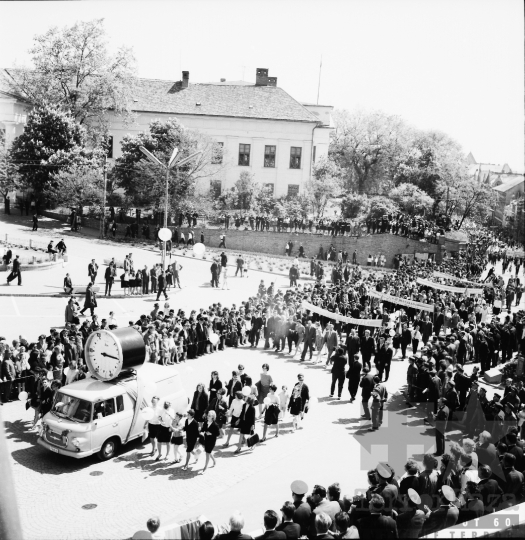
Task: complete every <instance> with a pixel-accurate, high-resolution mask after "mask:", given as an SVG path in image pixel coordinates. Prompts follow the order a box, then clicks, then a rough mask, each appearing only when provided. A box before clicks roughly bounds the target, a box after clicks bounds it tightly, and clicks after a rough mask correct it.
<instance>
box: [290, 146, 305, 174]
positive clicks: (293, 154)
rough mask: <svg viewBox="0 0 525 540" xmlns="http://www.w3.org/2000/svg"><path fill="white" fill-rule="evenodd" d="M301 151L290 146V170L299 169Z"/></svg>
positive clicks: (297, 147) (299, 148) (296, 147)
mask: <svg viewBox="0 0 525 540" xmlns="http://www.w3.org/2000/svg"><path fill="white" fill-rule="evenodd" d="M301 150H302V148H301V147H299V146H292V147H291V148H290V169H300V168H301Z"/></svg>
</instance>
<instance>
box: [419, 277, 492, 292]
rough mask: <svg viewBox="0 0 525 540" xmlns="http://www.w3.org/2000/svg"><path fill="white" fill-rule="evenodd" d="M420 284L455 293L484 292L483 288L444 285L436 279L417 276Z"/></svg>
mask: <svg viewBox="0 0 525 540" xmlns="http://www.w3.org/2000/svg"><path fill="white" fill-rule="evenodd" d="M416 281H417V282H418V283H419V284H420V285H426V286H427V287H432V288H433V289H438V290H439V291H448V292H453V293H460V294H467V295H468V294H483V289H468V288H463V287H452V286H451V285H442V284H441V283H435V282H434V281H429V280H428V279H422V278H417V280H416Z"/></svg>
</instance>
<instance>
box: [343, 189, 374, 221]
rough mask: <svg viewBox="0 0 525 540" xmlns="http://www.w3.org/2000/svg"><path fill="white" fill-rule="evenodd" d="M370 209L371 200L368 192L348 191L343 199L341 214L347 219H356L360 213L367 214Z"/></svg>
mask: <svg viewBox="0 0 525 540" xmlns="http://www.w3.org/2000/svg"><path fill="white" fill-rule="evenodd" d="M369 209H370V200H369V199H368V196H367V195H366V194H362V195H360V194H359V193H347V194H345V195H344V197H343V198H342V199H341V215H342V216H343V218H345V219H355V218H357V217H358V216H360V215H367V214H368V211H369Z"/></svg>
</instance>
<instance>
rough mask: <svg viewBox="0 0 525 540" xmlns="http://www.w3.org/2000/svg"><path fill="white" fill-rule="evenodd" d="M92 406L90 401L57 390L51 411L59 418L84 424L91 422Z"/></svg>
mask: <svg viewBox="0 0 525 540" xmlns="http://www.w3.org/2000/svg"><path fill="white" fill-rule="evenodd" d="M92 406H93V404H92V403H91V402H90V401H86V400H84V399H79V398H76V397H72V396H68V395H67V394H63V393H62V392H57V393H56V395H55V399H54V402H53V408H52V409H51V412H52V413H53V414H54V415H55V416H59V417H60V418H68V419H69V420H73V421H75V422H81V423H83V424H85V423H87V422H91V410H92Z"/></svg>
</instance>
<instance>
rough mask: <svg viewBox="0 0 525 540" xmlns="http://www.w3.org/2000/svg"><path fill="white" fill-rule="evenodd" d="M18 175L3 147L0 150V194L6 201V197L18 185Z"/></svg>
mask: <svg viewBox="0 0 525 540" xmlns="http://www.w3.org/2000/svg"><path fill="white" fill-rule="evenodd" d="M19 181H20V178H19V175H18V171H17V168H16V166H15V164H14V163H13V162H12V161H11V159H10V156H9V153H8V152H7V150H6V148H5V146H2V147H1V150H0V194H1V195H2V196H3V198H4V202H5V200H6V199H7V195H8V194H9V193H10V192H11V191H13V190H15V189H16V188H17V187H18V185H19Z"/></svg>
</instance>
